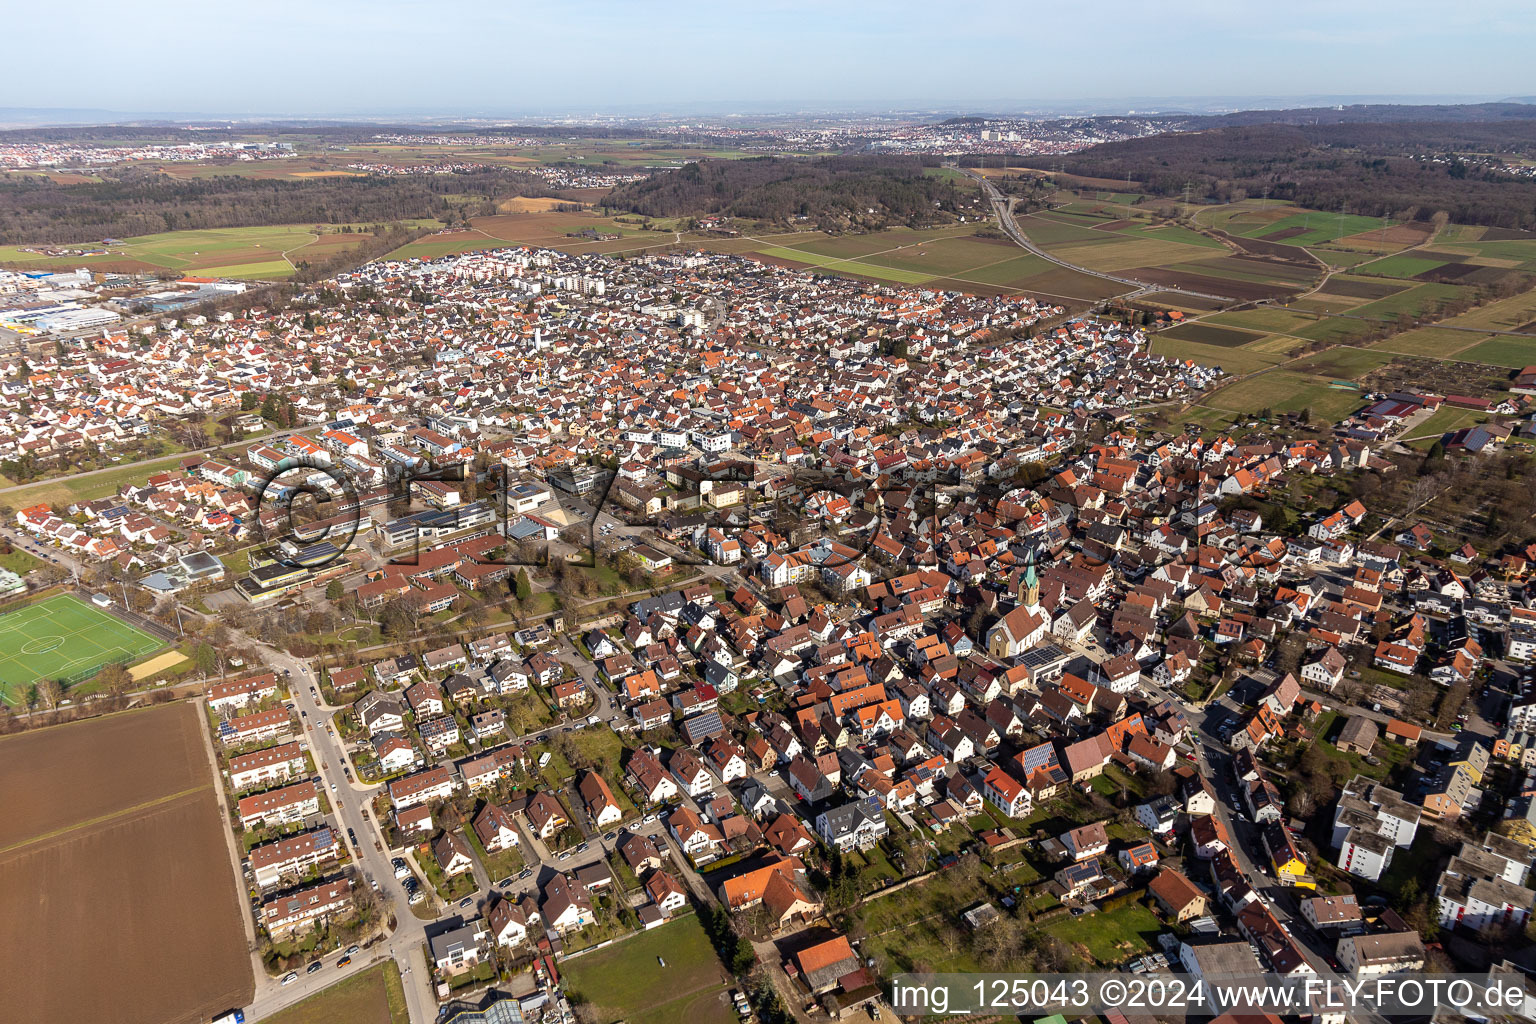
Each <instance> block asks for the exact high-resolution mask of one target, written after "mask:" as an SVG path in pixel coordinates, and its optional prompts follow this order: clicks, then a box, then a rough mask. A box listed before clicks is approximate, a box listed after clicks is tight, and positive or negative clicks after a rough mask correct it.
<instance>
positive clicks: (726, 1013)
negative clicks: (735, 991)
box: [562, 915, 736, 1024]
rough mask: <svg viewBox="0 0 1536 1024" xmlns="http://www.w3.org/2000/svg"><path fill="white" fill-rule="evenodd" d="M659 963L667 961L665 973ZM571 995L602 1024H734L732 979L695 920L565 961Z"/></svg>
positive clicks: (676, 924) (677, 923)
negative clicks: (618, 1023)
mask: <svg viewBox="0 0 1536 1024" xmlns="http://www.w3.org/2000/svg"><path fill="white" fill-rule="evenodd" d="M657 957H661V958H663V959H665V960H666V961H667V966H666V967H662V966H661V965H660V964H659V963H658V962H657ZM562 968H563V969H564V971H565V978H566V987H567V990H568V991H570V992H573V993H577V994H579V995H580V996H581V998H582V1000H583V1001H584V1003H585V1007H584V1009H585V1011H586V1013H588V1014H590V1015H591V1019H593V1020H595V1021H597V1022H598V1024H611V1022H613V1021H620V1020H622V1021H627V1022H629V1024H732V1022H733V1021H735V1020H736V1011H735V1009H734V1008H733V1007H732V1006H731V1002H730V999H729V998H727V996H726V988H727V986H728V985H729V984H730V981H731V979H730V976H729V975H727V974H726V973H725V971H724V969H723V968H722V967H721V966H720V961H719V960H718V959H717V958H716V957H715V951H714V949H713V948H712V947H711V946H710V944H709V937H708V936H707V935H705V934H704V928H703V926H702V925H700V924H699V921H698V919H697V918H696V917H694V916H692V915H689V916H686V917H682V918H679V919H678V920H676V921H673V922H671V923H670V924H665V925H662V926H661V927H659V928H653V929H652V930H650V931H648V932H643V933H641V934H640V935H637V936H635V937H634V938H631V939H625V940H624V941H622V942H618V943H615V944H614V945H612V946H608V947H606V948H604V949H600V950H598V951H596V952H594V953H587V954H585V955H583V956H579V957H574V958H572V959H569V960H566V961H565V962H564V964H562Z"/></svg>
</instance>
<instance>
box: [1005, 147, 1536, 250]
mask: <svg viewBox="0 0 1536 1024" xmlns="http://www.w3.org/2000/svg"><path fill="white" fill-rule="evenodd" d="M1458 153H1505V154H1530V153H1536V121H1531V120H1520V121H1490V122H1456V123H1447V122H1417V123H1412V122H1398V123H1391V124H1323V125H1276V124H1268V125H1256V126H1251V127H1231V128H1217V129H1213V130H1209V131H1200V132H1183V133H1170V134H1165V135H1152V136H1148V137H1146V138H1141V139H1128V140H1126V141H1123V142H1107V143H1104V144H1102V145H1098V146H1093V147H1091V148H1089V149H1085V150H1083V151H1082V152H1080V153H1076V154H1073V155H1072V156H1069V157H1050V158H1049V159H1048V160H1047V159H1043V158H1042V159H1034V160H1031V159H1030V158H1027V157H1026V158H1022V159H1021V160H1020V163H1022V164H1024V165H1025V166H1034V167H1038V168H1040V169H1042V170H1045V169H1050V168H1052V167H1055V166H1058V165H1059V166H1060V167H1061V169H1062V170H1064V171H1066V172H1067V173H1068V174H1074V175H1080V176H1084V177H1092V178H1113V179H1117V180H1120V181H1124V180H1125V179H1126V176H1127V175H1129V176H1130V177H1131V178H1132V179H1133V180H1134V181H1137V182H1139V183H1140V187H1141V188H1142V189H1144V190H1145V191H1147V192H1151V193H1152V194H1154V195H1162V196H1174V195H1178V194H1180V193H1181V192H1182V191H1183V190H1184V187H1185V185H1186V184H1188V185H1190V186H1192V189H1191V194H1192V195H1193V196H1195V197H1196V198H1204V199H1211V200H1217V201H1222V202H1227V201H1231V200H1232V199H1234V198H1240V197H1241V196H1244V195H1247V196H1258V195H1262V194H1266V193H1267V194H1268V196H1269V197H1270V198H1272V199H1285V200H1290V201H1292V202H1295V203H1298V204H1300V205H1302V206H1307V207H1310V208H1312V209H1317V210H1339V209H1341V208H1345V207H1347V208H1348V210H1349V212H1350V213H1359V214H1364V215H1367V216H1388V217H1396V218H1399V219H1428V218H1429V217H1430V216H1432V215H1433V214H1434V213H1435V212H1437V211H1442V210H1443V211H1444V212H1445V213H1447V214H1449V216H1450V218H1451V220H1453V221H1456V222H1457V223H1462V224H1486V225H1490V226H1494V227H1502V228H1519V229H1526V230H1530V229H1536V181H1533V180H1532V179H1531V178H1529V177H1516V176H1514V175H1511V174H1508V173H1505V172H1503V171H1500V170H1497V169H1489V168H1487V167H1482V166H1475V165H1472V164H1469V163H1468V162H1466V161H1464V160H1462V159H1460V158H1459V157H1457V156H1456V154H1458Z"/></svg>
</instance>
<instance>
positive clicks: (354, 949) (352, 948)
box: [347, 946, 357, 956]
mask: <svg viewBox="0 0 1536 1024" xmlns="http://www.w3.org/2000/svg"><path fill="white" fill-rule="evenodd" d="M356 952H357V947H356V946H348V947H347V956H351V955H352V954H353V953H356Z"/></svg>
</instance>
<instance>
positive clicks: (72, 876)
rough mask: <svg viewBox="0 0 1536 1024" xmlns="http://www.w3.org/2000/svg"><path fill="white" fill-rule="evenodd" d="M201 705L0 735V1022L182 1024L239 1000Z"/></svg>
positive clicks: (241, 953) (236, 917)
mask: <svg viewBox="0 0 1536 1024" xmlns="http://www.w3.org/2000/svg"><path fill="white" fill-rule="evenodd" d="M200 715H201V713H200V711H199V710H198V708H197V706H195V705H193V704H186V703H181V704H166V705H161V706H159V707H155V708H151V709H148V710H143V711H134V712H128V713H125V714H118V715H109V716H106V717H103V718H96V719H89V720H86V721H83V722H74V723H70V724H68V725H62V726H56V727H52V728H46V729H37V730H33V731H31V732H27V733H22V734H19V735H15V736H8V737H5V738H3V739H0V807H4V808H6V811H7V813H6V814H5V815H3V816H0V957H3V958H4V962H6V963H9V964H11V965H13V967H12V969H10V970H7V971H6V979H7V980H6V983H5V985H4V991H5V994H4V996H3V997H0V1004H3V1007H4V1010H3V1013H0V1018H3V1019H6V1020H18V1021H22V1020H25V1021H35V1022H41V1024H51V1022H59V1024H64V1022H72V1021H79V1020H111V1021H123V1022H129V1024H139V1022H142V1024H182V1022H186V1024H191V1022H194V1021H198V1020H208V1019H209V1018H210V1017H212V1016H213V1015H214V1014H216V1013H219V1012H222V1011H223V1010H226V1009H229V1008H231V1007H238V1006H244V1005H246V1004H247V1003H249V1002H250V999H251V996H252V993H253V986H254V981H253V978H252V974H251V961H250V958H249V956H248V954H247V950H246V942H245V932H244V927H243V924H242V922H241V919H240V915H241V914H242V913H244V912H245V910H244V908H243V906H242V904H241V901H240V891H239V889H238V888H237V885H236V880H235V878H234V877H233V873H232V870H231V867H230V862H229V854H228V850H227V847H226V839H225V836H224V833H223V829H225V828H226V827H227V825H226V824H225V822H224V821H223V820H222V817H221V815H220V813H219V807H218V803H217V800H216V798H215V791H214V788H213V778H212V775H211V771H212V770H211V767H210V766H209V763H208V758H207V753H206V750H205V748H204V746H203V737H202V736H201V734H200V732H199V730H201V729H202V728H203V722H202V719H201V717H200ZM22 965H25V967H24V968H23V967H22Z"/></svg>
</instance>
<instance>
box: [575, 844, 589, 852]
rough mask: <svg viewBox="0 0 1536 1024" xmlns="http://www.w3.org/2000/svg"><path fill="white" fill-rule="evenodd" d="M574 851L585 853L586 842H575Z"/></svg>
mask: <svg viewBox="0 0 1536 1024" xmlns="http://www.w3.org/2000/svg"><path fill="white" fill-rule="evenodd" d="M576 852H577V853H586V852H587V844H586V843H577V844H576Z"/></svg>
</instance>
